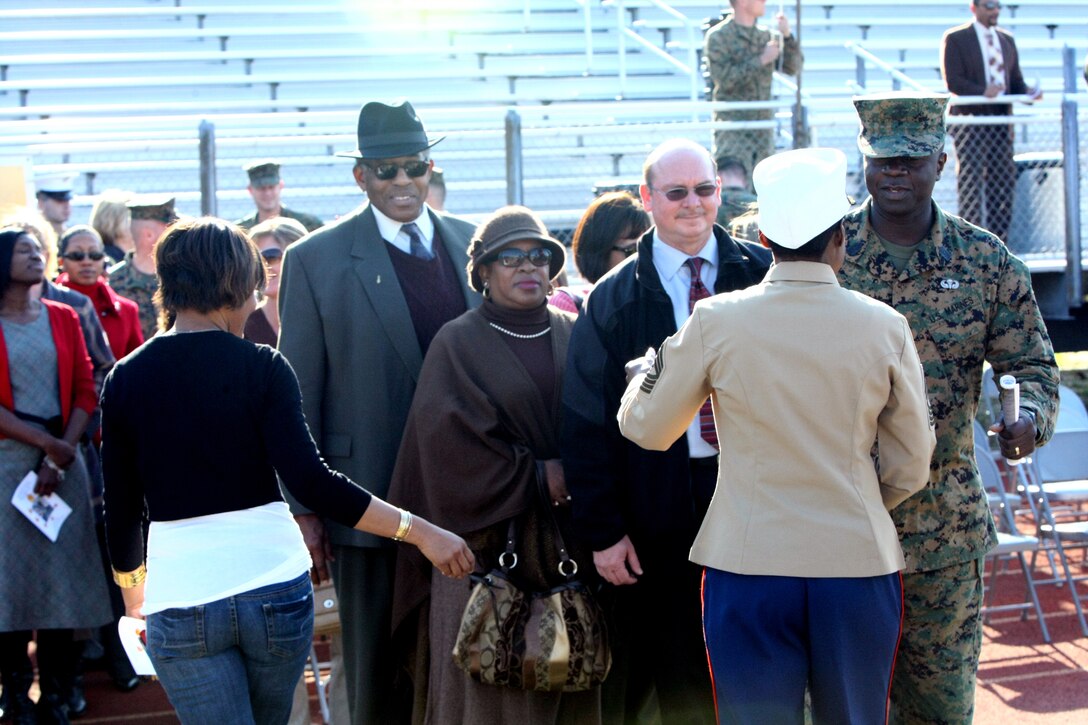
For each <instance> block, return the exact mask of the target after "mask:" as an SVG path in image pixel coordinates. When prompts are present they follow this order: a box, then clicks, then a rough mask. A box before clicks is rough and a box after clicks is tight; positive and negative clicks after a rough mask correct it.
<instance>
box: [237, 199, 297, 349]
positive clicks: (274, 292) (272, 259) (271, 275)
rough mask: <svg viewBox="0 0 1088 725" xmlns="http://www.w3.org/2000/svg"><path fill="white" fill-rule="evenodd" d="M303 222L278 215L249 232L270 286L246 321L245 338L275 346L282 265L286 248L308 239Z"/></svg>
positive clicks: (278, 328) (278, 318)
mask: <svg viewBox="0 0 1088 725" xmlns="http://www.w3.org/2000/svg"><path fill="white" fill-rule="evenodd" d="M307 234H308V232H307V231H306V227H304V226H302V222H299V221H295V220H294V219H289V218H288V217H283V216H278V217H273V218H271V219H265V220H264V221H263V222H261V223H260V224H258V225H257V226H255V227H253V228H252V229H250V230H249V238H250V239H252V240H253V243H254V244H256V245H257V249H259V250H260V252H261V257H263V258H264V264H265V268H266V269H267V271H268V283H267V284H265V286H264V289H263V290H262V292H261V296H262V299H261V303H260V304H259V305H258V306H257V309H256V310H254V311H253V314H252V315H250V316H249V319H248V320H246V329H245V333H244V335H245V338H246V339H247V340H252V341H253V342H259V343H261V344H264V345H275V344H276V340H277V338H278V337H279V334H280V311H279V307H278V304H279V298H280V265H281V264H282V262H283V252H284V250H285V249H287V247H288V246H289V245H290V244H292V243H294V242H297V241H298V240H299V239H302V238H303V237H304V236H306V235H307Z"/></svg>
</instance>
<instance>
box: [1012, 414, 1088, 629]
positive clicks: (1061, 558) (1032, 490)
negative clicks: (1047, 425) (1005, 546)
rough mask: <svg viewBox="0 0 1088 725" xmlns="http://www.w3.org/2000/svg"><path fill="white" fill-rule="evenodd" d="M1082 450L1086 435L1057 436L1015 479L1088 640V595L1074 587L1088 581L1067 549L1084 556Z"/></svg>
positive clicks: (1085, 457)
mask: <svg viewBox="0 0 1088 725" xmlns="http://www.w3.org/2000/svg"><path fill="white" fill-rule="evenodd" d="M1086 446H1088V431H1063V432H1056V433H1055V434H1054V435H1053V437H1052V438H1051V440H1050V442H1049V443H1048V444H1047V445H1045V446H1043V447H1042V448H1040V449H1039V450H1037V451H1036V452H1035V454H1034V456H1033V457H1032V460H1031V461H1030V463H1029V464H1028V465H1023V466H1018V467H1017V469H1018V470H1017V475H1018V476H1019V477H1020V480H1021V481H1022V485H1021V488H1022V490H1023V491H1024V493H1025V496H1026V499H1027V501H1028V504H1029V505H1030V507H1031V510H1032V514H1033V515H1034V516H1035V520H1036V525H1037V529H1036V535H1037V536H1038V537H1039V539H1040V541H1041V542H1043V544H1044V550H1045V551H1046V552H1047V556H1048V557H1049V558H1050V561H1051V567H1052V569H1053V571H1054V575H1055V577H1056V578H1057V577H1058V569H1059V567H1060V569H1061V574H1062V575H1063V576H1062V577H1060V578H1058V581H1059V582H1064V583H1065V584H1067V585H1068V587H1069V595H1070V598H1071V599H1072V600H1073V606H1074V609H1075V610H1076V613H1077V619H1078V621H1079V622H1080V628H1081V631H1082V632H1083V633H1084V635H1085V636H1086V637H1088V621H1086V618H1085V613H1084V603H1085V602H1086V601H1088V593H1086V594H1081V593H1080V589H1079V588H1078V584H1079V582H1083V581H1088V575H1083V574H1081V575H1078V574H1074V573H1073V568H1072V567H1071V566H1070V564H1069V556H1068V550H1069V549H1081V550H1082V551H1083V552H1085V555H1086V556H1088V511H1085V510H1084V509H1083V508H1082V506H1083V504H1084V503H1086V502H1088V447H1086ZM1055 556H1057V562H1055V561H1054V557H1055ZM1038 583H1044V582H1038ZM1045 583H1052V582H1051V581H1047V582H1045Z"/></svg>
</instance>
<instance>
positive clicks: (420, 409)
mask: <svg viewBox="0 0 1088 725" xmlns="http://www.w3.org/2000/svg"><path fill="white" fill-rule="evenodd" d="M548 314H549V319H550V325H551V333H550V337H551V343H552V344H551V349H552V356H553V362H554V367H555V374H556V385H555V387H554V390H555V395H554V398H555V399H554V400H549V401H545V400H543V398H542V395H541V393H540V390H539V388H538V387H537V385H536V384H535V383H534V382H533V380H532V378H531V377H530V376H529V374H528V372H527V371H526V370H525V367H524V366H523V365H522V364H521V362H520V361H519V360H518V358H517V356H516V355H515V354H514V352H513V351H512V350H511V349H510V347H509V346H508V344H507V342H506V341H505V340H503V339H502V338H501V335H502V333H500V332H498V331H497V330H495V329H493V328H491V327H490V326H489V325H488V322H487V320H486V319H485V318H484V316H483V314H482V313H481V311H480V310H470V311H469V312H466V313H465V314H463V315H461V316H460V317H458V318H456V319H455V320H452V321H451V322H449V323H447V324H446V325H445V326H444V327H443V328H442V329H441V330H440V331H439V333H438V335H437V336H436V337H435V339H434V341H433V342H432V343H431V346H430V349H429V350H428V352H427V357H426V359H425V360H424V362H423V369H422V371H421V372H420V377H419V384H418V386H417V387H416V392H415V397H414V398H413V400H412V408H411V411H410V412H409V414H408V422H407V425H406V426H405V429H404V437H403V439H402V440H401V446H400V452H399V454H398V456H397V465H396V468H395V469H394V471H393V479H392V482H391V485H390V488H389V501H390V502H391V503H393V504H395V505H397V506H402V507H404V508H406V509H408V510H409V511H412V512H413V513H416V514H419V515H421V516H423V517H424V518H426V519H428V520H430V521H432V522H433V523H435V524H437V525H439V526H442V527H445V528H447V529H449V530H451V531H454V532H456V533H457V534H459V535H461V536H463V537H464V538H465V539H466V541H467V542H468V544H469V546H470V547H471V548H472V550H473V552H474V553H475V555H476V557H477V571H488V570H489V569H491V568H492V567H494V566H495V565H496V562H497V558H498V555H499V554H500V553H501V552H502V550H503V542H504V540H505V537H506V533H507V527H508V523H509V521H510V519H511V518H514V517H519V519H518V520H519V523H520V536H519V541H518V556H519V563H518V566H517V569H518V570H519V573H520V576H521V580H523V581H525V582H526V583H527V584H528V585H529V586H532V587H534V588H536V587H540V588H545V587H547V586H553V585H554V584H555V583H558V580H557V577H556V575H555V574H554V565H555V563H556V562H557V561H558V557H557V555H556V554H555V545H554V536H553V535H552V531H553V525H552V523H551V521H550V519H549V518H547V516H546V514H547V511H546V509H544V508H543V507H544V506H547V502H541V501H540V493H539V485H540V484H539V483H538V476H539V475H541V474H540V473H538V462H539V461H544V460H547V459H551V458H558V457H559V443H558V435H559V411H560V409H561V406H560V404H559V397H560V394H561V389H562V371H563V367H564V364H565V361H566V357H567V343H568V341H569V340H570V331H571V327H572V326H573V324H574V317H573V316H572V315H570V314H568V313H565V312H562V311H558V310H555V309H554V308H549V313H548ZM538 504H540V505H538ZM542 513H543V514H545V516H544V517H542V516H541V515H540V514H542ZM563 523H564V524H566V521H564V522H563ZM564 529H565V530H564V536H565V537H566V538H567V539H568V541H567V542H566V543H567V544H568V545H569V544H571V541H570V540H569V535H568V531H569V529H568V527H566V526H565V525H564ZM579 563H580V564H583V565H586V564H589V563H590V562H588V561H581V562H579ZM590 568H591V569H592V567H590ZM431 571H432V567H431V565H430V563H429V562H428V561H427V560H426V559H425V558H424V557H423V556H422V555H421V554H420V553H419V551H418V549H415V548H414V547H404V546H402V547H401V548H400V549H399V550H398V554H397V569H396V580H395V585H394V589H393V631H394V638H395V641H396V645H397V648H396V649H397V651H398V652H404V653H406V654H408V656H409V660H410V661H409V662H408V663H407V666H408V667H409V670H410V671H411V672H414V673H416V675H414V679H415V690H416V704H417V709H416V716H417V718H419V717H420V713H422V712H423V709H422V706H421V705H422V703H423V702H424V701H423V700H422V699H421V698H422V697H423V696H425V693H426V672H427V660H428V653H427V652H426V642H427V633H426V623H427V617H428V600H429V597H430V580H431ZM583 571H585V569H584V567H583ZM465 586H466V587H468V586H470V585H469V584H468V583H466V584H465Z"/></svg>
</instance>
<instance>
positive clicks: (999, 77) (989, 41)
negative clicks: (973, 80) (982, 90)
mask: <svg viewBox="0 0 1088 725" xmlns="http://www.w3.org/2000/svg"><path fill="white" fill-rule="evenodd" d="M984 50H985V52H986V81H987V82H988V83H989V85H991V86H1001V87H1002V88H1004V87H1005V59H1004V57H1003V56H1002V55H1001V43H1000V42H998V40H997V31H995V30H994V29H993V28H988V29H987V30H986V45H985V48H984Z"/></svg>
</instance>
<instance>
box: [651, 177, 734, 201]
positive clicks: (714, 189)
mask: <svg viewBox="0 0 1088 725" xmlns="http://www.w3.org/2000/svg"><path fill="white" fill-rule="evenodd" d="M650 188H651V189H653V187H652V186H651V187H650ZM654 191H660V192H661V193H662V194H664V195H665V198H666V199H668V200H669V201H683V200H684V199H687V198H688V194H690V193H691V192H692V191H694V192H695V193H696V194H698V195H699V196H714V195H715V194H717V193H718V185H717V184H714V183H711V182H709V181H708V182H707V183H705V184H699V185H698V186H696V187H695V188H694V189H688V187H686V186H677V187H676V188H674V189H667V190H665V191H661V189H654Z"/></svg>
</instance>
